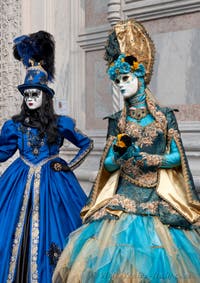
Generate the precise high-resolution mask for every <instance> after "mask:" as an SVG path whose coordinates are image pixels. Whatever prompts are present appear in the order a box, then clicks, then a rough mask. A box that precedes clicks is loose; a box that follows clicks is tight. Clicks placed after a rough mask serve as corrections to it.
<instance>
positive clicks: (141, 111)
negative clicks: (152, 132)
mask: <svg viewBox="0 0 200 283" xmlns="http://www.w3.org/2000/svg"><path fill="white" fill-rule="evenodd" d="M148 113H149V111H148V110H147V108H146V107H142V108H135V107H130V108H129V112H128V115H129V116H130V117H131V118H134V119H136V120H141V119H142V118H144V117H145V116H146V115H147V114H148Z"/></svg>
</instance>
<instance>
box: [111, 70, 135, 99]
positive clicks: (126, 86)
mask: <svg viewBox="0 0 200 283" xmlns="http://www.w3.org/2000/svg"><path fill="white" fill-rule="evenodd" d="M114 83H115V84H116V86H117V87H118V88H119V90H120V93H121V94H122V96H123V97H124V98H129V97H131V96H133V95H134V94H135V93H136V92H137V91H138V78H137V77H136V76H134V74H133V73H131V72H130V73H128V74H121V75H119V76H117V78H116V80H115V81H114Z"/></svg>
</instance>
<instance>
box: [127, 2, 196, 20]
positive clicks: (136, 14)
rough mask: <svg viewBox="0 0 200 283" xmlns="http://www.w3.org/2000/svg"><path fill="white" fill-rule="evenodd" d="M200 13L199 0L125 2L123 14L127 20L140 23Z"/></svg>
mask: <svg viewBox="0 0 200 283" xmlns="http://www.w3.org/2000/svg"><path fill="white" fill-rule="evenodd" d="M199 11H200V1H198V0H181V1H180V0H162V1H161V0H140V1H132V0H125V4H124V9H123V12H124V14H125V15H126V17H127V18H132V17H133V18H135V19H138V20H140V21H146V20H153V19H157V18H164V17H170V16H174V15H181V14H188V13H192V12H199Z"/></svg>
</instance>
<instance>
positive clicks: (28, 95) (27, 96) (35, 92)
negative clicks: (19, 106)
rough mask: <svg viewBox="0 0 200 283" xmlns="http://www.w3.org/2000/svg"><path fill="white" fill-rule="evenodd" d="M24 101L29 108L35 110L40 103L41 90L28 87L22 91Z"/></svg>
mask: <svg viewBox="0 0 200 283" xmlns="http://www.w3.org/2000/svg"><path fill="white" fill-rule="evenodd" d="M24 101H25V103H26V105H27V107H28V108H29V109H30V110H35V109H37V108H39V107H41V105H42V90H40V89H36V88H29V89H26V90H25V91H24Z"/></svg>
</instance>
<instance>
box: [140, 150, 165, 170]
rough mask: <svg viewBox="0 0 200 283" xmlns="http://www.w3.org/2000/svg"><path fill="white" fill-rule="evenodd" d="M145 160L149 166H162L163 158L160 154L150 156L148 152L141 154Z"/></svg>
mask: <svg viewBox="0 0 200 283" xmlns="http://www.w3.org/2000/svg"><path fill="white" fill-rule="evenodd" d="M141 155H142V157H143V160H144V161H145V163H146V165H147V166H158V167H160V166H161V165H162V160H163V157H162V156H161V155H158V154H148V153H146V152H141Z"/></svg>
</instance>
